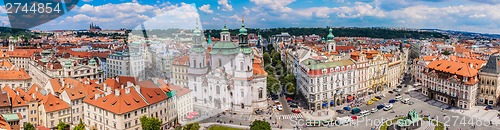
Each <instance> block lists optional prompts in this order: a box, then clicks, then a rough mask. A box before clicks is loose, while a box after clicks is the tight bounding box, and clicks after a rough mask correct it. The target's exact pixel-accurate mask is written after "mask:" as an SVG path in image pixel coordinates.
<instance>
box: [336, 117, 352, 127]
mask: <svg viewBox="0 0 500 130" xmlns="http://www.w3.org/2000/svg"><path fill="white" fill-rule="evenodd" d="M351 121H352V119H351V117H349V116H345V117H337V118H335V124H336V125H338V126H340V125H345V124H349V123H351Z"/></svg>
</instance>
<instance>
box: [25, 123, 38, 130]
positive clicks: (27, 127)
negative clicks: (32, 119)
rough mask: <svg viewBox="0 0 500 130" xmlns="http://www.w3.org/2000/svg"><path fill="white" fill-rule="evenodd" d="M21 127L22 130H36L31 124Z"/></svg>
mask: <svg viewBox="0 0 500 130" xmlns="http://www.w3.org/2000/svg"><path fill="white" fill-rule="evenodd" d="M23 127H24V130H36V129H35V126H33V124H31V123H26V124H24V125H23Z"/></svg>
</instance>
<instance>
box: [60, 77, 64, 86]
mask: <svg viewBox="0 0 500 130" xmlns="http://www.w3.org/2000/svg"><path fill="white" fill-rule="evenodd" d="M61 87H64V79H63V78H61Z"/></svg>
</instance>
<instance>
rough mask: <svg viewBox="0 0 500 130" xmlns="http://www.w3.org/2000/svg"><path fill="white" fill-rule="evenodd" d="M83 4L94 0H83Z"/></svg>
mask: <svg viewBox="0 0 500 130" xmlns="http://www.w3.org/2000/svg"><path fill="white" fill-rule="evenodd" d="M82 1H83V2H92V1H94V0H82Z"/></svg>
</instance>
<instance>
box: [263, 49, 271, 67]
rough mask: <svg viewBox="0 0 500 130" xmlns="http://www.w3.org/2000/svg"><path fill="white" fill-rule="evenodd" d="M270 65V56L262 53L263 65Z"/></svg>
mask: <svg viewBox="0 0 500 130" xmlns="http://www.w3.org/2000/svg"><path fill="white" fill-rule="evenodd" d="M269 63H271V55H269V53H267V52H264V64H266V65H267V64H269Z"/></svg>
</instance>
